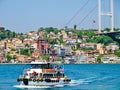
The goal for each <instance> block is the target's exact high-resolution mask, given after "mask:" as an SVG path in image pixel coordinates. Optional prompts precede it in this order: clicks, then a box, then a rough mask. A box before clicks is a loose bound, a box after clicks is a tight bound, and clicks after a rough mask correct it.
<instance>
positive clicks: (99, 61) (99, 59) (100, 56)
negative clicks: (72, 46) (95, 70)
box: [97, 54, 103, 63]
mask: <svg viewBox="0 0 120 90" xmlns="http://www.w3.org/2000/svg"><path fill="white" fill-rule="evenodd" d="M102 57H103V55H102V54H100V55H99V56H98V57H97V62H98V63H102V61H101V58H102Z"/></svg>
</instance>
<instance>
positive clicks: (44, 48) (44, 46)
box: [37, 35, 50, 54]
mask: <svg viewBox="0 0 120 90" xmlns="http://www.w3.org/2000/svg"><path fill="white" fill-rule="evenodd" d="M49 48H50V45H49V43H48V42H46V41H45V40H44V37H43V35H41V36H39V38H38V40H37V49H39V52H40V54H48V53H49V50H50V49H49Z"/></svg>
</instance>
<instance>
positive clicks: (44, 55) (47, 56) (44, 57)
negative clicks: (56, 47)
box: [41, 54, 50, 61]
mask: <svg viewBox="0 0 120 90" xmlns="http://www.w3.org/2000/svg"><path fill="white" fill-rule="evenodd" d="M41 58H42V59H44V60H47V61H48V60H49V58H50V54H42V55H41Z"/></svg>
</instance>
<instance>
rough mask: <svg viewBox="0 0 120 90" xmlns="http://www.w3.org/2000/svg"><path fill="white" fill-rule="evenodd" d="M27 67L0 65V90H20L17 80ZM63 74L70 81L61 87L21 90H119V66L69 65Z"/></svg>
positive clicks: (21, 65)
mask: <svg viewBox="0 0 120 90" xmlns="http://www.w3.org/2000/svg"><path fill="white" fill-rule="evenodd" d="M28 66H29V65H23V64H17V65H16V64H13V65H12V64H1V65H0V90H21V89H18V88H15V87H13V86H14V85H18V84H19V83H18V82H17V78H18V76H19V75H20V74H22V73H23V70H24V69H25V68H27V67H28ZM64 68H65V74H66V75H67V76H68V77H69V78H71V79H72V82H71V83H70V84H69V85H65V86H63V87H54V88H53V87H51V88H39V89H22V90H120V64H77V65H75V64H69V65H64Z"/></svg>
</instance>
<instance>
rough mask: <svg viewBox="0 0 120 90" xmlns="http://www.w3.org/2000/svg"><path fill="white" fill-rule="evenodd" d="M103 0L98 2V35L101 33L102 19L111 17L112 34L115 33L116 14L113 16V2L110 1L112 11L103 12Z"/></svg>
mask: <svg viewBox="0 0 120 90" xmlns="http://www.w3.org/2000/svg"><path fill="white" fill-rule="evenodd" d="M101 1H102V0H98V33H101V17H102V16H109V17H110V19H111V20H110V23H111V30H110V32H113V30H114V14H113V12H114V11H113V0H110V11H109V12H102V9H101V8H102V5H101Z"/></svg>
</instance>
